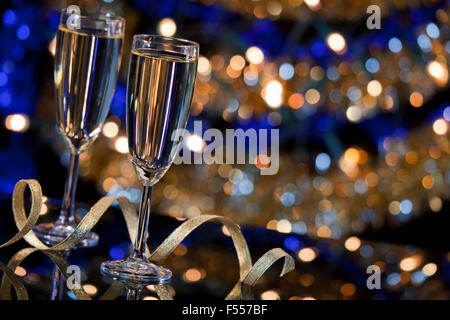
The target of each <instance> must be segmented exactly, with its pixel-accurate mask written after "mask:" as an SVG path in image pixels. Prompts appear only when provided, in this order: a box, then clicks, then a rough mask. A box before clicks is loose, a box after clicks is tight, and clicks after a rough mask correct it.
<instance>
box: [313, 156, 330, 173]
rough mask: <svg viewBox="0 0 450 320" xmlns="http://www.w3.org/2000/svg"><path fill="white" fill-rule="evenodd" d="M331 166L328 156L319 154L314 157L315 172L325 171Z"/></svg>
mask: <svg viewBox="0 0 450 320" xmlns="http://www.w3.org/2000/svg"><path fill="white" fill-rule="evenodd" d="M330 165H331V158H330V156H329V155H328V154H327V153H325V152H322V153H319V154H318V155H317V157H316V170H317V171H326V170H328V168H329V167H330Z"/></svg>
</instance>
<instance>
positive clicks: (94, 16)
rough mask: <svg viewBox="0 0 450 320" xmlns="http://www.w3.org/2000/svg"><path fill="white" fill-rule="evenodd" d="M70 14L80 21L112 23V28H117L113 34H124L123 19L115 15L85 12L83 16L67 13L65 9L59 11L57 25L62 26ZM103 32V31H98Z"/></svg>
mask: <svg viewBox="0 0 450 320" xmlns="http://www.w3.org/2000/svg"><path fill="white" fill-rule="evenodd" d="M72 14H75V15H76V17H77V18H79V19H80V21H98V22H103V23H111V22H112V23H113V25H112V28H115V27H119V30H118V32H114V34H116V35H123V34H124V33H125V18H123V17H121V16H116V15H110V14H108V15H107V14H104V13H99V12H87V13H83V14H77V13H74V12H69V11H67V9H63V10H61V11H60V19H59V25H64V20H65V19H67V18H69V17H70V16H71V15H72ZM99 30H103V29H99Z"/></svg>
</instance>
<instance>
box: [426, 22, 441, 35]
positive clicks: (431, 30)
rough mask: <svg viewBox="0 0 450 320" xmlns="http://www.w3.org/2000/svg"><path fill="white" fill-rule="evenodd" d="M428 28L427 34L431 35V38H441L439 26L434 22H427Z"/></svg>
mask: <svg viewBox="0 0 450 320" xmlns="http://www.w3.org/2000/svg"><path fill="white" fill-rule="evenodd" d="M426 30H427V34H428V35H429V36H430V38H433V39H437V38H439V36H440V31H439V28H438V26H437V25H436V24H434V23H433V22H430V23H429V24H427V28H426Z"/></svg>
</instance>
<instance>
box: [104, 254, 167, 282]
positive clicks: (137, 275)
mask: <svg viewBox="0 0 450 320" xmlns="http://www.w3.org/2000/svg"><path fill="white" fill-rule="evenodd" d="M100 271H101V273H102V274H103V275H105V276H108V277H111V278H113V279H114V280H118V281H121V282H124V283H125V284H127V285H128V286H130V287H137V286H140V285H142V286H145V285H149V284H164V283H168V282H170V279H171V278H172V272H171V271H170V270H168V269H166V268H164V267H160V266H158V265H156V264H154V263H152V262H150V261H146V260H142V259H137V258H131V257H130V258H128V259H126V260H115V261H106V262H103V263H102V265H101V266H100Z"/></svg>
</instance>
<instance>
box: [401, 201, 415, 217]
mask: <svg viewBox="0 0 450 320" xmlns="http://www.w3.org/2000/svg"><path fill="white" fill-rule="evenodd" d="M412 209H413V203H412V202H411V200H408V199H405V200H402V201H401V202H400V211H401V212H402V213H403V214H410V213H411V211H412Z"/></svg>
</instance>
